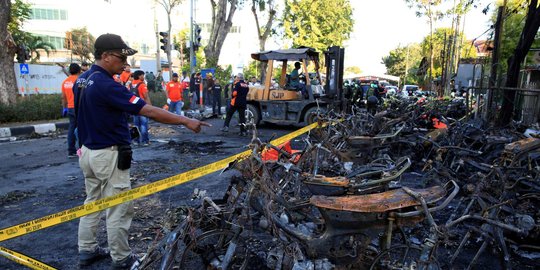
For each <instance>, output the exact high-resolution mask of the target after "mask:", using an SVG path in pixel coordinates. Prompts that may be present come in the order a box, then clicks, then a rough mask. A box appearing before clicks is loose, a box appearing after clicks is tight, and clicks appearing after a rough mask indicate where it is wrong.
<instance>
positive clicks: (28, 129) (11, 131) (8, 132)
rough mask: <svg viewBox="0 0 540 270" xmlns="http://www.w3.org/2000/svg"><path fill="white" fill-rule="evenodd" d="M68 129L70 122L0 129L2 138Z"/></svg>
mask: <svg viewBox="0 0 540 270" xmlns="http://www.w3.org/2000/svg"><path fill="white" fill-rule="evenodd" d="M68 127H69V122H60V123H46V124H37V125H28V126H17V127H4V128H0V138H5V137H12V136H23V135H30V134H32V133H38V134H47V133H51V132H55V131H57V130H59V129H63V130H67V129H68Z"/></svg>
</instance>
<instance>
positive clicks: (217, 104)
mask: <svg viewBox="0 0 540 270" xmlns="http://www.w3.org/2000/svg"><path fill="white" fill-rule="evenodd" d="M212 95H213V97H212V113H213V114H214V115H217V116H221V85H220V84H219V80H218V78H216V79H215V80H214V86H213V87H212ZM216 111H217V113H216Z"/></svg>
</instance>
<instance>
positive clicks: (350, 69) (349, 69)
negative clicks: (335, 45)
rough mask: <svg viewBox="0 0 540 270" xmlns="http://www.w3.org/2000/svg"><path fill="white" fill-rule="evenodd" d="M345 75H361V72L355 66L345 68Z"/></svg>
mask: <svg viewBox="0 0 540 270" xmlns="http://www.w3.org/2000/svg"><path fill="white" fill-rule="evenodd" d="M345 73H351V74H360V73H362V70H361V69H360V68H359V67H357V66H352V67H346V68H345Z"/></svg>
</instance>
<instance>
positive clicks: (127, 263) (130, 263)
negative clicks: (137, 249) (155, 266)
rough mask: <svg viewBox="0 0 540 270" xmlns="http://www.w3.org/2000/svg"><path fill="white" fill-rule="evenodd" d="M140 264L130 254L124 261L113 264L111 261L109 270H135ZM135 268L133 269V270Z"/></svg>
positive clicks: (135, 257)
mask: <svg viewBox="0 0 540 270" xmlns="http://www.w3.org/2000/svg"><path fill="white" fill-rule="evenodd" d="M140 264H141V262H140V261H139V259H138V258H137V256H135V255H133V254H130V255H129V256H127V257H126V258H125V259H123V260H121V261H119V262H115V261H114V260H113V262H112V264H111V269H113V270H120V269H137V267H138V266H139V265H140ZM134 267H135V268H134Z"/></svg>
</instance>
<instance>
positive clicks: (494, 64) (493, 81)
mask: <svg viewBox="0 0 540 270" xmlns="http://www.w3.org/2000/svg"><path fill="white" fill-rule="evenodd" d="M506 1H507V0H504V3H503V6H502V7H499V10H498V12H497V22H496V23H495V40H494V44H493V51H492V55H491V69H490V75H489V82H488V97H487V107H486V112H485V115H484V118H485V119H486V120H487V121H491V120H492V119H493V116H494V114H493V113H494V111H495V110H493V96H494V94H495V91H494V90H495V89H494V88H495V87H496V85H497V70H498V69H499V55H500V51H501V48H500V47H501V35H502V30H503V18H504V10H505V9H506Z"/></svg>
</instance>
